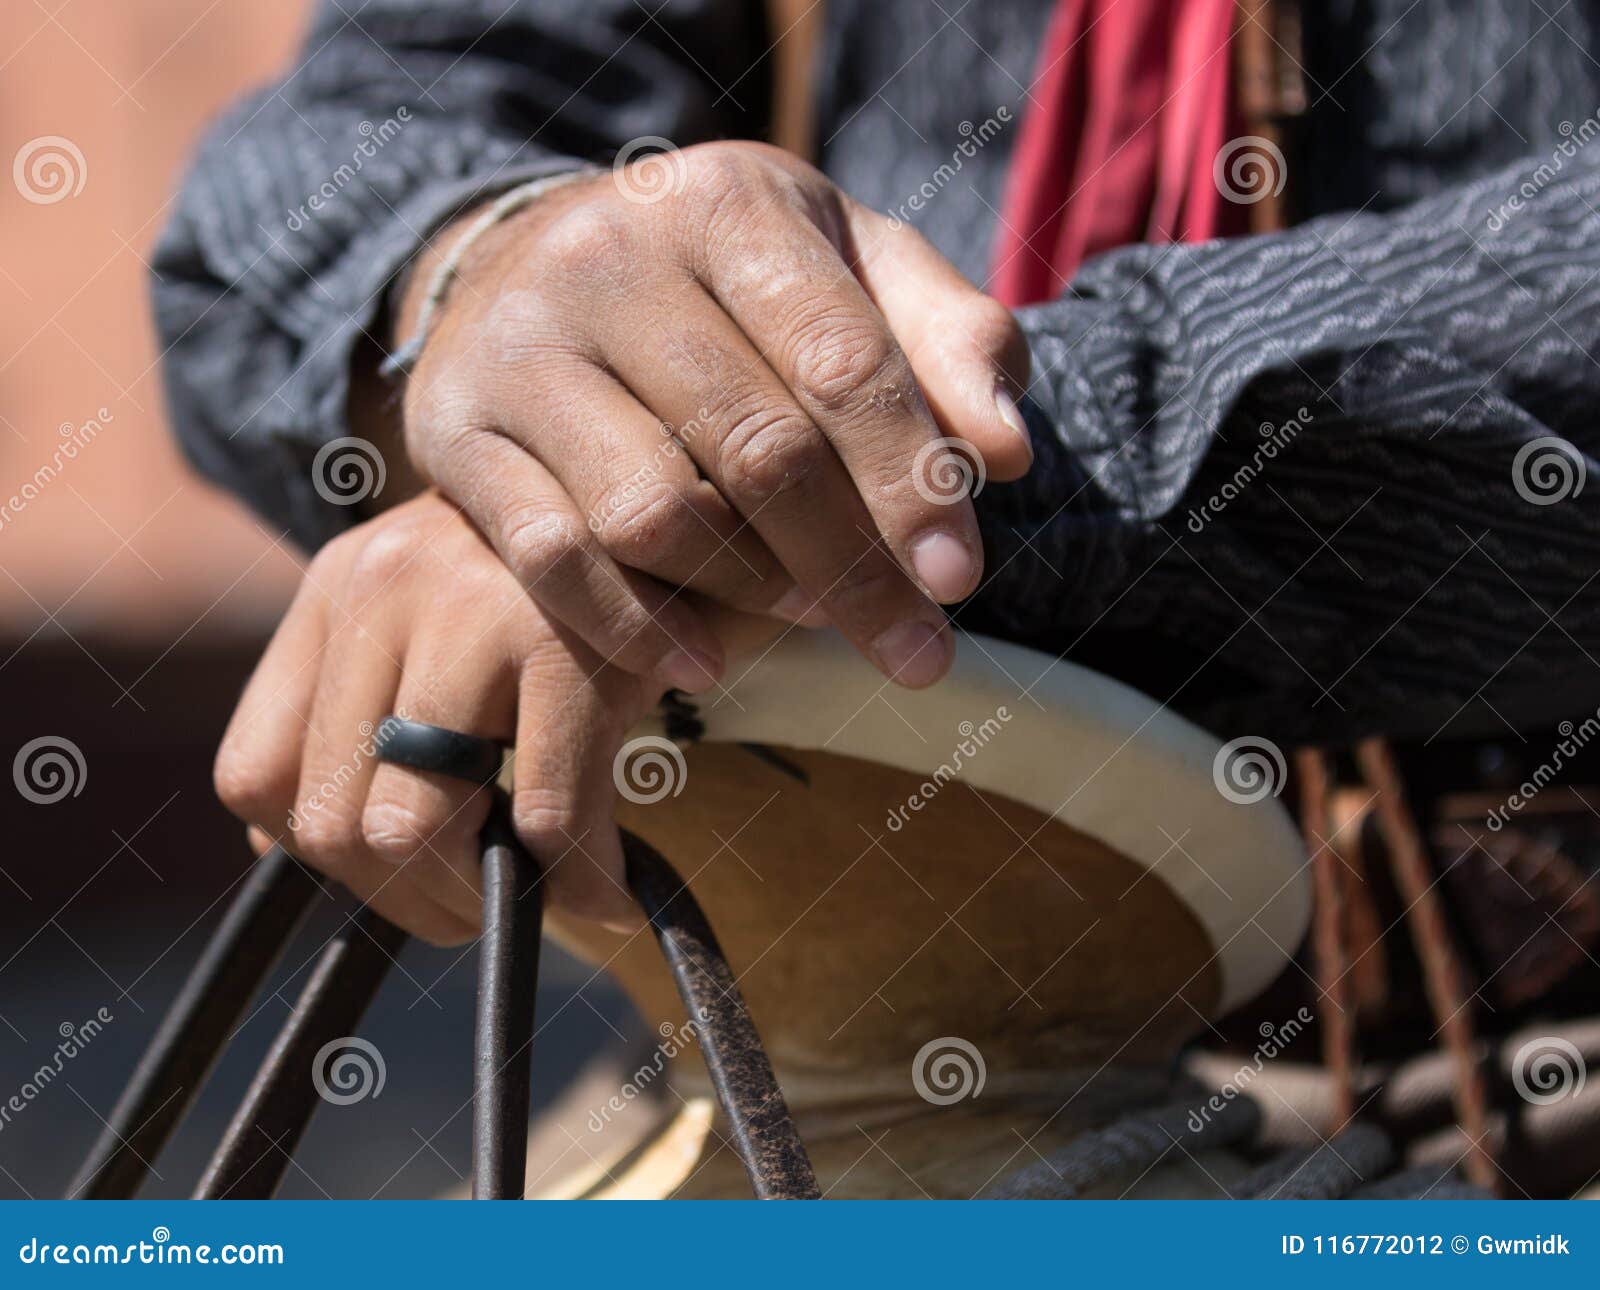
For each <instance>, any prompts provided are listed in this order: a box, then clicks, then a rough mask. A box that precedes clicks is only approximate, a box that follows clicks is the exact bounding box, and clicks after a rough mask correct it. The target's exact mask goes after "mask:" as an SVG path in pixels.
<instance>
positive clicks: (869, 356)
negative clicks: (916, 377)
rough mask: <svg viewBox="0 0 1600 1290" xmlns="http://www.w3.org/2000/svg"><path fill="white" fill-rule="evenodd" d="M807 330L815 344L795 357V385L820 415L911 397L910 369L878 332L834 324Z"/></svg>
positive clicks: (903, 358)
mask: <svg viewBox="0 0 1600 1290" xmlns="http://www.w3.org/2000/svg"><path fill="white" fill-rule="evenodd" d="M806 330H807V332H808V333H809V335H810V336H811V337H812V338H811V339H808V340H807V341H806V342H805V343H804V344H802V345H801V346H800V348H799V350H798V351H797V352H796V354H795V360H794V371H795V377H796V383H797V384H798V386H799V388H800V389H801V390H803V391H805V393H806V396H807V397H808V398H809V399H810V400H811V401H812V402H813V403H814V404H815V406H816V407H817V408H818V409H819V410H820V411H821V412H823V413H825V414H827V415H830V416H842V415H844V414H846V413H851V412H855V413H859V412H860V411H861V409H862V408H863V406H865V405H869V404H882V403H885V402H890V401H894V400H897V399H901V398H904V397H906V396H908V394H909V392H910V388H911V368H910V365H909V364H908V363H907V362H906V359H905V356H904V355H903V354H901V352H900V350H899V347H898V346H896V345H895V344H894V343H893V342H892V341H890V340H889V339H888V338H887V337H886V336H885V335H883V334H882V333H881V332H880V331H878V330H877V329H875V328H872V327H869V326H866V325H862V324H854V325H852V324H849V323H837V322H836V323H832V324H823V325H820V326H813V327H810V328H807V329H806Z"/></svg>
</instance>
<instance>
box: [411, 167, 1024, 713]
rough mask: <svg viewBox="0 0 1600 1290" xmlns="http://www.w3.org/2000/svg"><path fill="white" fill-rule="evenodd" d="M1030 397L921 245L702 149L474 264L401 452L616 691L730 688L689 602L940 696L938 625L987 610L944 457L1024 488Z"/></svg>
mask: <svg viewBox="0 0 1600 1290" xmlns="http://www.w3.org/2000/svg"><path fill="white" fill-rule="evenodd" d="M647 168H653V169H647ZM662 177H664V178H666V179H667V180H668V181H669V185H668V188H669V189H670V190H662V191H661V197H660V200H653V199H650V200H646V199H645V198H652V197H653V194H652V193H651V192H650V191H647V188H648V185H649V183H650V182H651V180H652V179H653V178H662ZM472 218H473V216H472V215H471V214H469V215H468V216H466V217H464V219H463V220H462V221H460V222H458V224H457V225H456V235H459V231H460V229H461V227H462V226H463V224H467V223H470V222H471V220H472ZM450 236H451V235H450V234H448V233H447V234H446V236H445V238H444V239H442V245H448V242H449V240H450ZM430 267H431V266H430V263H429V262H428V261H427V260H424V262H423V263H421V264H419V266H418V267H417V269H416V270H415V272H414V273H413V275H412V278H411V284H410V286H409V289H408V291H407V299H406V303H405V307H404V308H403V309H402V310H401V316H400V319H399V321H398V325H397V327H396V333H397V335H398V336H400V337H408V336H410V335H411V334H412V330H413V329H414V327H415V325H416V322H417V317H418V314H419V313H420V312H421V299H422V297H423V296H425V295H426V293H427V286H428V284H429V283H430V281H431V278H432V274H431V272H430ZM1026 378H1027V353H1026V349H1025V347H1024V345H1023V343H1022V340H1021V336H1020V333H1019V332H1018V330H1017V328H1016V324H1015V322H1014V320H1013V319H1012V317H1011V315H1010V313H1009V312H1008V311H1007V310H1006V309H1005V308H1004V307H1003V306H1001V305H1000V304H998V303H997V302H996V301H994V300H992V299H990V298H989V297H987V296H985V295H983V294H981V293H980V292H979V291H978V290H977V289H976V288H975V287H973V286H972V285H971V284H970V283H968V282H967V281H966V280H965V279H964V278H962V277H961V275H960V274H959V273H957V272H956V270H955V269H954V268H953V267H952V266H951V265H950V264H949V263H948V262H947V261H946V260H944V258H943V257H942V256H940V255H939V254H938V253H937V252H936V251H935V250H934V249H933V248H932V247H931V246H929V245H928V243H927V242H925V241H924V240H923V239H922V238H921V237H920V235H918V234H917V233H915V232H913V231H912V230H911V229H909V228H905V227H903V226H896V225H894V224H893V223H891V222H890V221H889V220H887V219H885V218H884V217H883V216H881V215H878V214H876V213H874V212H872V211H869V210H867V209H866V208H864V207H862V206H860V205H859V204H857V203H856V202H854V201H852V200H851V199H850V198H849V197H847V196H846V195H845V194H843V193H842V192H840V191H839V190H838V189H837V188H835V187H834V186H833V185H832V184H831V183H830V182H829V181H828V180H827V179H826V178H824V177H823V176H822V175H821V174H820V173H818V172H817V171H816V170H814V169H812V168H811V167H810V166H807V165H805V164H804V163H802V162H800V161H798V160H796V159H795V158H794V157H792V156H790V155H789V154H787V153H784V152H780V151H778V150H777V149H774V148H769V147H766V146H764V145H759V144H750V143H717V144H702V145H699V146H697V147H693V148H688V149H685V150H684V151H682V152H678V153H671V154H666V155H665V156H654V157H647V158H645V159H644V160H642V161H639V162H637V163H635V166H634V167H633V168H632V169H629V170H624V171H622V172H620V173H619V174H618V175H616V176H613V175H610V174H605V175H599V176H595V177H590V178H585V179H579V180H575V181H573V182H570V183H568V184H565V185H563V186H561V187H558V188H555V189H552V190H551V191H549V192H546V193H544V194H542V195H541V196H539V197H538V198H536V199H535V200H534V202H533V203H532V204H531V205H530V206H529V207H528V208H527V209H526V210H524V211H522V212H519V213H518V214H516V215H514V216H512V217H510V218H509V219H507V220H506V221H505V222H503V223H502V224H500V225H497V226H495V227H494V228H492V229H490V230H489V231H487V232H485V233H483V234H482V235H481V236H479V237H478V238H477V239H475V240H474V242H473V243H472V244H471V246H470V247H469V248H468V249H467V251H466V254H465V258H464V262H463V264H462V267H461V273H460V275H459V277H458V278H457V279H456V280H455V281H454V282H453V284H452V286H451V287H450V289H449V291H448V293H447V294H446V295H445V296H444V298H443V301H442V303H441V304H440V306H439V308H438V312H437V313H436V314H435V315H434V321H433V323H432V324H431V326H430V328H429V334H428V337H427V340H426V343H425V345H424V347H423V349H422V354H421V357H420V360H419V362H418V364H417V367H416V369H415V371H414V373H413V375H412V378H411V381H410V383H409V385H408V388H407V392H406V397H405V406H404V434H405V442H406V446H407V450H408V453H409V456H410V458H411V461H412V463H413V464H414V465H415V466H416V467H417V468H418V469H419V470H420V471H421V472H422V473H423V474H424V475H425V476H426V477H427V478H429V479H431V480H432V481H433V482H434V483H436V484H437V485H438V486H439V487H440V488H441V489H442V490H444V492H446V493H447V494H448V495H449V496H450V497H452V498H453V499H455V500H456V501H457V502H459V503H460V505H461V506H462V507H463V508H464V509H465V510H466V511H467V513H468V514H469V515H470V516H472V518H473V519H474V521H475V522H476V523H477V524H478V526H479V527H480V528H481V529H482V530H483V532H484V533H485V534H486V535H487V537H488V539H489V541H490V542H491V543H492V544H493V546H494V547H495V549H496V550H497V551H498V552H499V554H500V556H501V558H502V559H503V560H504V561H505V563H506V565H507V567H508V568H510V569H511V570H512V571H513V572H514V573H515V574H516V576H517V578H518V580H519V581H520V582H521V584H522V585H523V586H524V587H526V588H527V589H528V590H529V592H530V593H531V594H532V595H533V596H534V598H535V599H536V600H538V601H539V603H540V604H541V605H542V606H543V607H544V608H545V609H546V610H547V611H548V612H549V613H550V614H551V615H552V617H554V618H556V619H558V620H560V621H561V622H563V623H565V624H567V625H568V626H570V627H571V629H572V630H573V631H575V632H576V633H577V634H578V635H579V636H580V637H581V638H582V639H583V640H585V641H586V642H587V643H588V644H589V645H590V646H591V647H592V648H593V649H594V650H595V651H596V652H597V653H598V654H599V655H600V656H601V657H602V658H604V659H605V660H607V661H608V662H610V663H614V664H616V665H617V666H619V667H621V668H623V669H625V670H627V671H629V672H632V673H634V674H637V675H641V676H651V677H654V678H655V679H657V680H658V681H660V682H661V683H662V684H663V685H671V686H675V687H677V688H679V689H684V690H690V691H695V690H701V689H704V688H706V687H707V686H709V685H711V684H713V683H714V682H715V680H716V679H717V678H718V677H719V676H720V674H721V671H722V668H723V657H722V652H721V649H720V647H719V645H718V642H717V640H716V637H715V634H714V633H713V632H712V631H710V630H709V628H708V625H707V623H706V622H705V620H704V619H703V617H702V616H700V615H698V614H697V613H696V612H695V610H694V609H693V608H691V606H690V605H689V603H687V601H686V600H685V599H684V597H683V596H681V595H679V594H677V593H676V591H675V590H674V589H676V588H687V589H690V590H693V591H696V592H700V593H703V594H704V595H706V596H707V597H709V598H710V599H711V600H713V601H715V602H716V603H718V604H721V605H726V606H729V607H732V608H735V609H742V610H747V611H751V612H762V613H770V614H775V615H777V616H779V617H782V618H785V619H787V620H788V621H791V622H794V621H799V622H804V623H807V624H815V623H817V622H819V621H829V622H831V623H832V624H833V625H835V626H836V627H838V628H839V630H840V631H841V632H842V633H843V634H844V635H845V636H846V637H847V638H849V639H850V640H851V641H852V642H853V643H854V644H855V645H856V646H857V647H858V648H860V649H861V650H862V652H863V653H865V654H866V656H867V657H868V658H869V659H871V660H872V661H873V662H874V663H876V664H877V666H878V667H879V668H880V669H882V671H883V672H884V673H885V674H886V675H888V676H891V677H893V678H894V679H895V680H897V681H899V682H900V683H902V684H905V685H911V686H922V685H927V684H930V683H931V682H933V681H935V680H937V679H938V678H939V677H940V676H942V675H943V673H944V671H945V670H946V668H947V667H948V665H949V661H950V657H951V653H952V649H953V642H952V638H951V635H950V631H949V628H948V627H947V626H946V623H945V616H944V613H943V612H942V611H941V610H940V609H939V607H938V604H936V603H935V602H944V603H948V602H952V601H956V600H960V599H962V598H963V597H964V596H966V595H968V594H970V592H971V591H972V590H973V589H974V588H975V587H976V585H977V583H978V579H979V576H980V573H981V560H982V551H981V546H980V542H979V536H978V529H977V521H976V517H975V515H974V514H973V510H972V506H971V503H970V501H969V500H968V499H967V496H966V492H965V490H960V491H958V493H957V495H955V496H954V497H950V496H948V495H946V494H947V493H948V492H949V488H948V485H949V483H950V472H951V467H952V465H954V464H955V463H953V462H952V461H951V460H950V459H949V458H948V457H947V455H946V452H945V450H944V449H943V448H941V447H939V446H938V442H937V441H939V440H940V439H941V437H944V438H947V439H948V438H959V439H960V440H961V441H963V443H964V444H966V445H970V450H971V452H972V453H973V454H975V455H976V456H977V457H981V459H982V462H983V467H984V469H985V471H986V473H987V474H988V475H990V476H993V477H994V478H997V479H1012V478H1016V477H1017V476H1018V475H1020V474H1021V473H1022V472H1023V471H1025V470H1026V469H1027V467H1028V464H1029V463H1030V462H1031V460H1032V451H1031V448H1030V447H1029V444H1028V440H1027V435H1026V430H1025V428H1024V427H1023V424H1022V420H1021V417H1020V416H1019V415H1018V413H1017V410H1016V405H1015V403H1014V402H1013V401H1012V398H1011V394H1010V393H1009V391H1013V390H1016V389H1020V388H1021V387H1022V385H1023V384H1025V382H1026ZM669 427H670V429H669ZM962 464H965V465H966V466H967V467H968V468H969V470H970V469H971V467H972V463H971V462H970V461H969V462H966V463H962Z"/></svg>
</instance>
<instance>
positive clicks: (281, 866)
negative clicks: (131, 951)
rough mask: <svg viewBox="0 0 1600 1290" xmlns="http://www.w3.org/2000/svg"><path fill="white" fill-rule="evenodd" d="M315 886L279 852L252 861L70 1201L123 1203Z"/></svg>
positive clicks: (134, 1189)
mask: <svg viewBox="0 0 1600 1290" xmlns="http://www.w3.org/2000/svg"><path fill="white" fill-rule="evenodd" d="M320 888H321V880H320V879H319V878H318V877H317V876H316V875H315V874H313V873H312V872H311V871H310V870H308V869H305V868H303V867H301V865H300V863H299V862H298V861H296V860H295V859H294V858H293V857H292V856H291V855H290V854H289V853H288V852H287V851H285V850H284V849H283V848H282V847H274V848H273V849H272V850H271V851H268V852H267V853H266V854H265V855H264V856H262V857H261V859H260V860H258V861H257V862H256V864H255V867H254V868H253V869H252V870H251V872H250V874H249V876H248V877H246V879H245V882H244V887H243V889H242V890H241V891H240V892H239V894H238V895H237V896H236V897H234V900H233V903H232V904H231V905H229V907H228V911H227V913H226V914H225V915H223V919H222V925H221V926H220V927H218V928H217V930H216V932H215V933H214V934H213V935H212V937H211V939H210V941H208V942H207V944H206V947H205V949H204V951H203V952H202V953H201V955H200V961H199V963H197V964H196V965H195V968H194V971H193V972H191V973H190V974H189V977H188V979H187V980H186V981H185V982H184V985H183V989H182V990H180V991H179V992H178V997H177V998H176V999H174V1000H173V1002H172V1006H171V1007H170V1008H168V1009H167V1015H166V1016H165V1017H163V1018H162V1020H161V1025H160V1027H159V1028H158V1029H157V1030H156V1033H155V1037H154V1038H153V1039H151V1041H150V1046H149V1047H148V1048H147V1049H146V1050H145V1053H144V1056H143V1057H141V1058H140V1059H139V1064H138V1066H137V1067H135V1068H134V1072H133V1077H132V1078H131V1079H130V1080H129V1081H128V1086H127V1088H125V1089H124V1090H123V1093H122V1096H121V1097H120V1098H119V1099H118V1100H117V1104H116V1107H115V1108H114V1109H113V1110H112V1112H111V1118H110V1119H109V1120H108V1121H107V1122H106V1126H105V1129H104V1131H103V1132H102V1133H101V1135H100V1138H99V1140H98V1141H97V1142H96V1143H95V1144H94V1147H93V1149H92V1150H91V1151H90V1152H89V1157H88V1159H87V1160H85V1161H84V1163H83V1167H82V1168H81V1169H80V1170H79V1171H78V1176H77V1178H76V1179H75V1180H74V1181H73V1184H72V1189H71V1191H69V1192H68V1193H67V1194H68V1196H69V1197H81V1198H83V1199H85V1200H126V1199H128V1198H129V1197H131V1196H133V1195H134V1194H135V1193H136V1192H137V1191H138V1190H139V1186H140V1184H141V1183H142V1182H143V1181H144V1179H145V1175H146V1174H148V1173H149V1172H150V1169H151V1166H152V1164H153V1162H154V1161H155V1158H156V1157H157V1156H158V1155H159V1154H160V1152H161V1149H162V1147H164V1146H165V1145H166V1142H167V1139H168V1138H169V1137H171V1135H172V1131H173V1130H174V1129H175V1128H176V1127H177V1125H178V1121H179V1120H181V1119H182V1118H183V1114H184V1112H185V1111H186V1110H188V1108H189V1104H190V1103H191V1102H192V1101H193V1100H194V1097H195V1094H196V1093H198V1092H199V1091H200V1088H201V1086H202V1085H203V1084H204V1083H205V1080H206V1076H207V1075H209V1074H210V1073H211V1067H212V1066H213V1064H214V1063H215V1062H216V1059H217V1055H218V1054H219V1053H221V1051H222V1049H223V1047H224V1045H225V1044H226V1043H227V1041H228V1037H229V1036H230V1035H231V1034H232V1033H233V1029H234V1027H235V1026H236V1025H237V1024H238V1022H239V1018H240V1017H241V1016H243V1015H244V1010H245V1008H246V1007H248V1006H249V1004H250V1001H251V999H253V998H254V997H255V993H256V991H257V990H258V989H260V987H261V983H262V981H263V980H264V979H265V978H266V975H267V973H268V972H270V971H271V970H272V965H273V964H274V963H276V962H277V961H278V958H279V957H280V956H281V955H282V953H283V950H284V947H285V946H287V945H288V943H289V941H290V940H291V939H292V938H293V936H294V933H295V930H296V929H297V928H298V927H299V925H300V923H301V921H302V920H303V919H304V918H305V915H306V913H307V912H308V911H309V910H310V908H311V902H312V899H313V898H314V897H315V895H316V893H317V892H318V891H319V890H320Z"/></svg>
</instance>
